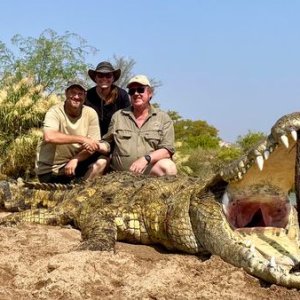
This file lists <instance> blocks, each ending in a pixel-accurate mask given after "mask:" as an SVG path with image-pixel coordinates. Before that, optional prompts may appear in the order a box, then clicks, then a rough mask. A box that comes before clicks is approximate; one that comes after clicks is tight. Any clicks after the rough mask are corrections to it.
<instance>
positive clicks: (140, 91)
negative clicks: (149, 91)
mask: <svg viewBox="0 0 300 300" xmlns="http://www.w3.org/2000/svg"><path fill="white" fill-rule="evenodd" d="M136 92H137V93H138V94H143V93H144V92H145V87H144V86H139V87H137V88H131V89H129V90H128V94H129V95H130V96H133V95H134V94H135V93H136Z"/></svg>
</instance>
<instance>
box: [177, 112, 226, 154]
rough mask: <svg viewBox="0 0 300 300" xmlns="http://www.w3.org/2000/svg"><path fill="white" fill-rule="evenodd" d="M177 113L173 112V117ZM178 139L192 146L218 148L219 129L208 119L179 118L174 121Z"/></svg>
mask: <svg viewBox="0 0 300 300" xmlns="http://www.w3.org/2000/svg"><path fill="white" fill-rule="evenodd" d="M174 116H175V117H176V115H174V114H173V117H174ZM174 128H175V135H176V140H177V141H180V142H182V143H183V144H184V145H185V146H187V147H190V148H193V149H194V148H197V147H202V148H204V149H209V148H217V147H218V145H219V141H220V138H219V137H218V130H217V129H216V128H215V127H213V126H211V125H208V124H207V122H206V121H202V120H197V121H192V120H177V121H176V122H174Z"/></svg>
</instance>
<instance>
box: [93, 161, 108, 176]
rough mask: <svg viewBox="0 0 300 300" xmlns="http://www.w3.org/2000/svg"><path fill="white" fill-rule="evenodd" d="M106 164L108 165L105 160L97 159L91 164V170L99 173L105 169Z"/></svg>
mask: <svg viewBox="0 0 300 300" xmlns="http://www.w3.org/2000/svg"><path fill="white" fill-rule="evenodd" d="M107 164H108V161H107V159H105V158H99V159H97V160H96V161H95V162H94V163H93V165H92V168H93V170H94V171H95V172H97V173H98V172H99V173H101V172H103V171H104V170H105V169H106V166H107Z"/></svg>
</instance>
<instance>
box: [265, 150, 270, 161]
mask: <svg viewBox="0 0 300 300" xmlns="http://www.w3.org/2000/svg"><path fill="white" fill-rule="evenodd" d="M269 156H270V152H269V151H268V150H266V151H264V159H265V160H267V159H268V158H269Z"/></svg>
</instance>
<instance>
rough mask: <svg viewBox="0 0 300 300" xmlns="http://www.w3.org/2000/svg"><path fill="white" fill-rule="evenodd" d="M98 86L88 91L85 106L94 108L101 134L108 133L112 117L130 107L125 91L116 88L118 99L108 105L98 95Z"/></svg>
mask: <svg viewBox="0 0 300 300" xmlns="http://www.w3.org/2000/svg"><path fill="white" fill-rule="evenodd" d="M96 88H97V87H96V86H94V87H92V88H91V89H89V90H88V91H87V94H86V100H85V104H86V105H88V106H90V107H92V108H93V109H94V110H95V111H96V112H97V114H98V118H99V125H100V128H101V134H102V135H104V134H105V133H107V130H108V126H109V123H110V121H111V118H112V115H113V114H114V113H115V112H116V111H117V110H119V109H122V108H126V107H128V106H129V105H130V100H129V97H128V94H127V92H126V91H125V90H123V89H121V88H120V87H118V86H114V88H115V89H116V90H117V98H116V99H115V101H114V102H113V103H109V104H106V103H105V102H104V101H103V99H101V98H100V97H99V95H98V93H97V90H96Z"/></svg>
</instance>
